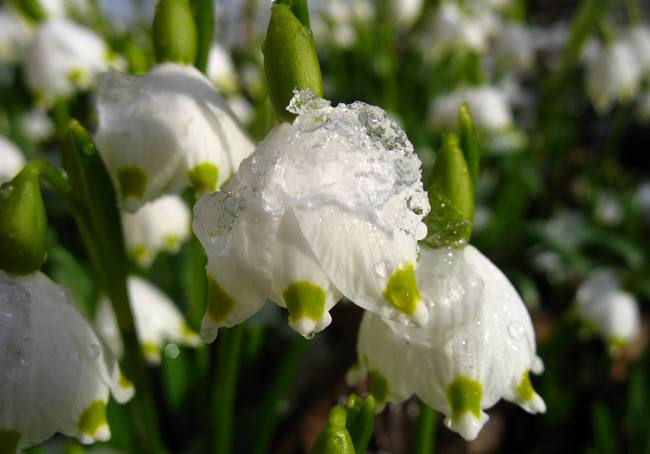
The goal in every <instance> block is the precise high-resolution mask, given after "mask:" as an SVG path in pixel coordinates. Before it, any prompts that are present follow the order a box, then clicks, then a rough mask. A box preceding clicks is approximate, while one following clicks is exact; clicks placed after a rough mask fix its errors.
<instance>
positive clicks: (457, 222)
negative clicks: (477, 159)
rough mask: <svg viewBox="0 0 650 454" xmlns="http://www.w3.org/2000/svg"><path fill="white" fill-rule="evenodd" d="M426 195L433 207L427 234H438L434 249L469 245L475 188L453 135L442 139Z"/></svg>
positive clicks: (455, 137)
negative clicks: (462, 243)
mask: <svg viewBox="0 0 650 454" xmlns="http://www.w3.org/2000/svg"><path fill="white" fill-rule="evenodd" d="M428 192H429V202H430V203H431V207H432V215H431V216H430V217H429V219H428V222H429V223H431V224H433V225H432V226H431V230H430V231H431V232H432V233H433V234H434V235H435V234H439V238H438V241H437V244H436V247H441V246H444V245H449V244H454V243H459V242H465V243H466V242H469V237H470V235H471V233H472V222H473V220H474V185H473V183H472V177H471V175H470V173H469V170H468V168H467V162H466V161H465V157H464V156H463V152H462V150H461V149H460V148H459V142H458V136H456V134H454V133H449V134H448V135H447V136H446V137H445V139H444V144H443V146H442V148H441V149H440V150H439V151H438V155H437V156H436V161H435V163H434V164H433V171H432V175H431V185H430V186H429V190H428Z"/></svg>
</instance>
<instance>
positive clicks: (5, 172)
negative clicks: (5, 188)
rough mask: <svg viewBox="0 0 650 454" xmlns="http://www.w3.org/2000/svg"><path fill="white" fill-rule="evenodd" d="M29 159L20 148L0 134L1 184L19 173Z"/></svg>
mask: <svg viewBox="0 0 650 454" xmlns="http://www.w3.org/2000/svg"><path fill="white" fill-rule="evenodd" d="M26 162H27V161H26V160H25V156H24V155H23V153H22V152H21V151H20V149H19V148H18V147H17V146H16V145H14V144H13V143H12V142H10V141H9V140H7V139H5V138H4V137H2V136H0V163H2V164H0V184H2V183H4V182H6V181H10V180H11V179H13V177H15V176H16V175H18V172H20V171H21V170H22V168H23V166H24V165H25V163H26Z"/></svg>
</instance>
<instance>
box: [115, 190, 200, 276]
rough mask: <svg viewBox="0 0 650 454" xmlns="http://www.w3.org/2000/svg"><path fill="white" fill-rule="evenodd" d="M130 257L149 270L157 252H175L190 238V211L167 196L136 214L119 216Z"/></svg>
mask: <svg viewBox="0 0 650 454" xmlns="http://www.w3.org/2000/svg"><path fill="white" fill-rule="evenodd" d="M122 227H123V228H124V241H125V243H126V249H127V251H128V252H129V255H130V256H131V257H132V258H133V259H134V260H135V261H136V262H137V263H138V264H139V265H140V266H142V267H145V268H146V267H148V266H150V265H151V263H152V262H153V260H154V259H155V258H156V256H157V255H158V253H159V252H160V251H168V252H171V253H175V252H178V250H179V249H180V247H181V245H182V244H183V242H184V241H185V240H187V238H188V237H189V235H190V209H189V208H188V206H187V205H186V204H185V202H184V201H183V199H181V198H180V197H179V196H177V195H175V194H166V195H163V196H161V197H158V198H157V199H156V200H154V201H153V202H151V203H148V204H146V205H145V206H143V207H142V208H140V209H139V210H138V211H136V212H135V213H128V212H123V213H122Z"/></svg>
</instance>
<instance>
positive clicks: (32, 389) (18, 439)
mask: <svg viewBox="0 0 650 454" xmlns="http://www.w3.org/2000/svg"><path fill="white" fill-rule="evenodd" d="M109 392H110V393H112V394H113V397H114V398H115V400H116V401H118V402H120V403H123V402H126V401H128V400H129V399H130V398H131V397H132V396H133V393H134V390H133V386H132V385H131V384H130V382H129V381H128V380H127V379H125V378H124V376H123V375H122V374H121V372H120V368H119V366H118V364H117V360H116V359H115V357H114V356H113V354H112V353H111V351H110V349H109V348H108V347H106V346H105V345H104V343H103V341H102V340H101V338H100V337H98V335H97V334H96V333H95V331H94V330H93V328H92V326H91V325H90V323H89V322H88V320H87V319H86V318H85V317H84V316H83V315H81V313H80V312H78V311H77V310H76V309H75V307H74V296H73V295H72V293H71V292H70V290H68V289H67V288H65V287H62V286H59V285H57V284H55V283H54V282H52V281H51V280H50V279H49V278H48V277H47V276H45V275H44V274H43V273H41V272H36V273H34V274H29V275H26V276H15V277H12V276H9V275H7V274H6V273H5V272H4V271H1V270H0V440H1V441H2V443H3V445H2V447H3V452H14V450H18V451H20V450H22V449H24V448H27V447H29V446H33V445H36V444H39V443H41V442H43V441H45V440H47V439H48V438H50V437H51V436H52V435H54V433H55V432H61V433H63V434H65V435H69V436H74V437H77V438H78V439H79V440H80V441H81V442H82V443H92V442H94V441H96V440H99V441H105V440H108V439H109V438H110V430H109V427H108V423H107V421H106V403H107V402H108V396H109Z"/></svg>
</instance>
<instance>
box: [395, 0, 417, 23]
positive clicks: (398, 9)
mask: <svg viewBox="0 0 650 454" xmlns="http://www.w3.org/2000/svg"><path fill="white" fill-rule="evenodd" d="M390 7H391V11H392V13H393V15H394V17H395V20H396V21H397V23H398V24H400V25H401V26H402V27H406V28H408V27H410V26H411V25H413V22H415V20H416V19H417V18H418V16H419V15H420V11H422V0H392V1H391V2H390Z"/></svg>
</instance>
